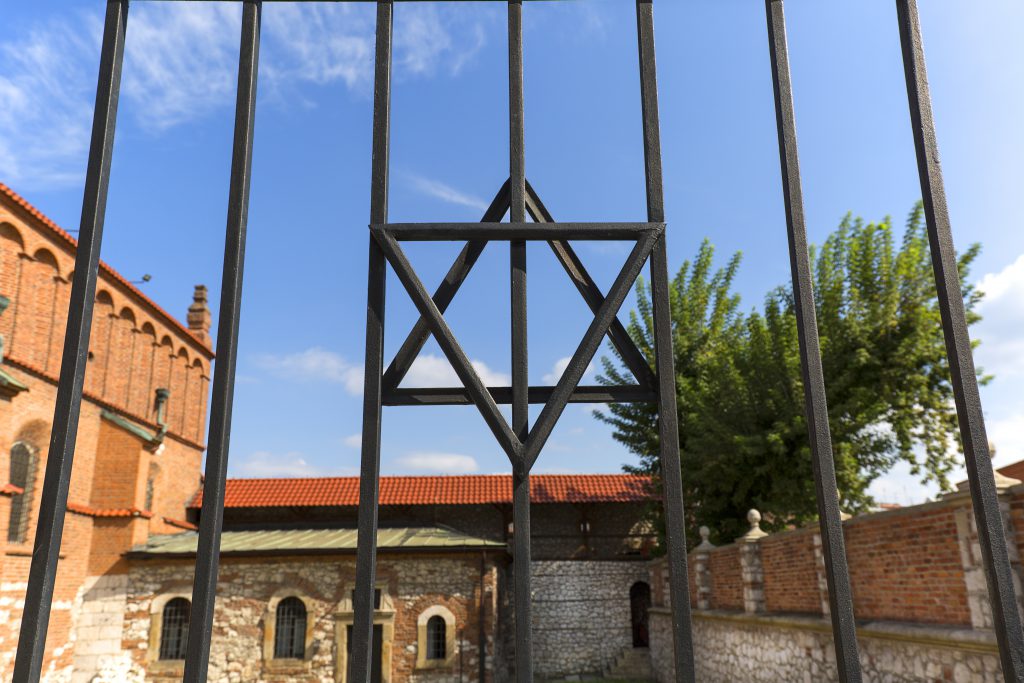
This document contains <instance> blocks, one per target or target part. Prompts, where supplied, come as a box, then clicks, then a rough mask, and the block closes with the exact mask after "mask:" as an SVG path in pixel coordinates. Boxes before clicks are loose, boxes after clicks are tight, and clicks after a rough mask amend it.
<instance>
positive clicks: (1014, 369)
mask: <svg viewBox="0 0 1024 683" xmlns="http://www.w3.org/2000/svg"><path fill="white" fill-rule="evenodd" d="M978 289H980V290H981V291H982V292H984V293H985V298H984V299H983V300H982V303H981V306H980V309H979V310H980V312H981V313H982V316H983V319H982V321H981V322H980V323H979V324H978V326H977V329H978V331H977V337H978V338H979V339H981V340H982V344H981V346H979V347H978V351H977V352H976V356H977V357H978V361H979V364H981V365H983V366H984V368H985V370H986V371H990V372H994V373H995V374H996V377H997V379H1004V378H1007V377H1016V376H1019V375H1024V339H1021V336H1020V330H1021V328H1022V326H1024V254H1022V255H1021V256H1019V257H1018V258H1017V259H1016V260H1015V261H1013V262H1012V263H1010V264H1009V265H1007V266H1006V267H1005V268H1003V269H1002V270H1000V271H998V272H995V273H989V274H987V275H985V276H984V277H982V278H981V280H980V281H979V282H978Z"/></svg>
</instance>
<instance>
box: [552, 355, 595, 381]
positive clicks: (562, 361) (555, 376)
mask: <svg viewBox="0 0 1024 683" xmlns="http://www.w3.org/2000/svg"><path fill="white" fill-rule="evenodd" d="M571 360H572V358H571V357H569V356H566V357H564V358H559V359H558V360H556V361H555V364H554V365H553V366H552V367H551V372H549V373H547V374H546V375H544V382H545V383H546V384H551V385H554V384H558V380H560V379H562V375H564V374H565V369H566V368H568V367H569V361H571ZM593 371H594V364H593V363H590V365H588V366H587V369H586V370H584V371H583V377H587V375H589V374H591V373H592V372H593Z"/></svg>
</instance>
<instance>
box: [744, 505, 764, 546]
mask: <svg viewBox="0 0 1024 683" xmlns="http://www.w3.org/2000/svg"><path fill="white" fill-rule="evenodd" d="M747 521H748V522H750V531H748V532H747V533H745V534H743V535H742V536H740V537H739V538H737V539H736V542H737V543H753V542H755V541H759V540H761V539H762V538H764V537H765V536H767V535H768V532H767V531H765V530H763V529H762V528H761V513H760V512H759V511H757V510H755V509H753V508H752V509H751V510H750V512H748V513H747Z"/></svg>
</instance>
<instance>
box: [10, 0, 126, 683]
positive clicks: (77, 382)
mask: <svg viewBox="0 0 1024 683" xmlns="http://www.w3.org/2000/svg"><path fill="white" fill-rule="evenodd" d="M127 22H128V0H109V2H107V12H106V18H105V20H104V26H103V43H102V47H101V51H100V69H99V77H98V80H97V84H96V108H95V111H94V115H93V121H92V140H91V141H90V143H89V165H88V169H87V171H86V176H85V191H84V194H83V198H82V219H81V223H80V225H79V232H78V249H77V252H76V254H75V274H74V279H73V281H72V284H71V301H70V304H69V308H68V322H67V332H66V333H65V336H64V350H63V356H62V360H61V366H60V377H59V379H58V382H57V399H56V404H55V406H54V411H53V429H52V430H51V432H50V447H49V451H48V453H47V456H46V472H45V474H44V478H43V490H42V496H41V498H40V502H39V516H38V522H37V523H36V537H35V545H34V547H33V550H32V564H31V567H30V568H29V579H28V587H27V589H26V592H25V607H24V609H23V611H22V617H21V632H20V637H19V640H18V652H17V655H16V657H15V662H14V677H13V680H15V681H18V683H23V682H27V681H37V680H39V675H40V672H41V671H42V666H43V659H44V657H45V655H46V631H47V628H48V627H49V624H50V603H51V602H52V600H53V587H54V582H55V581H56V578H57V559H58V556H59V554H60V544H61V538H62V537H63V534H64V514H65V512H66V510H67V504H68V488H69V486H70V483H71V468H72V465H73V463H74V458H75V442H76V439H77V436H78V418H79V413H80V411H81V407H82V385H83V383H84V381H85V370H86V366H87V356H88V352H89V335H90V333H91V332H92V312H93V304H94V302H95V300H96V278H97V273H98V271H99V260H100V246H101V244H102V243H103V220H104V217H105V216H106V210H107V188H108V186H109V181H110V159H111V156H112V154H113V149H114V130H115V127H116V122H117V101H118V93H119V92H120V88H121V65H122V63H123V61H124V38H125V30H126V28H127Z"/></svg>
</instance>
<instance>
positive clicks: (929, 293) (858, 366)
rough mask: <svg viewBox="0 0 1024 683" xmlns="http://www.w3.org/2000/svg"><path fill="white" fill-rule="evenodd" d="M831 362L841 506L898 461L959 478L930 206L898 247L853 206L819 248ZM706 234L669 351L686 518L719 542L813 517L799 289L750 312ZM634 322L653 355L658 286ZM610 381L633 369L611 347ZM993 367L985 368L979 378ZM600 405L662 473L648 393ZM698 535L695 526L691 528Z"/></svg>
mask: <svg viewBox="0 0 1024 683" xmlns="http://www.w3.org/2000/svg"><path fill="white" fill-rule="evenodd" d="M978 252H979V246H978V245H977V244H975V245H972V246H971V247H970V248H969V249H968V250H967V251H966V252H964V253H963V254H962V255H961V256H960V257H959V266H960V276H961V287H962V290H963V296H964V302H965V304H966V307H967V315H968V322H969V323H971V324H973V323H974V322H977V320H978V319H979V316H978V314H977V313H976V312H975V307H976V305H977V303H978V301H979V300H980V298H981V294H980V293H979V292H977V291H975V290H974V288H973V287H972V286H971V285H969V284H968V283H967V280H966V278H967V275H968V272H969V267H970V264H971V262H972V261H973V260H974V259H975V257H976V256H977V254H978ZM811 260H812V264H813V266H814V280H815V282H814V286H815V297H816V302H817V314H818V327H819V333H820V338H821V350H822V365H823V369H824V375H825V386H826V390H827V392H828V399H829V424H830V426H831V429H832V440H833V452H834V457H835V466H836V477H837V481H838V485H839V491H840V496H841V499H842V503H843V506H844V509H847V510H849V511H852V512H856V511H858V510H863V509H865V508H867V507H869V506H870V505H871V504H872V503H873V501H872V499H871V497H870V496H869V495H868V493H867V489H868V487H869V486H870V484H871V482H873V481H874V480H875V479H877V478H878V477H879V476H881V475H882V474H884V473H885V472H887V471H888V470H890V469H891V468H892V467H893V466H894V465H895V464H896V463H897V462H900V461H904V462H906V463H909V465H910V468H911V471H912V472H913V473H914V474H915V475H918V476H920V477H921V481H922V482H935V483H937V484H938V485H939V486H940V487H941V488H942V489H948V488H949V487H950V482H949V479H948V475H949V473H950V471H951V469H952V467H953V465H954V463H955V462H956V461H957V457H958V453H959V435H958V433H957V423H956V411H955V409H954V407H953V392H952V387H951V385H950V383H949V367H948V362H947V360H946V355H945V345H944V342H943V337H942V329H941V325H940V319H939V309H938V302H937V300H936V297H935V284H934V279H933V276H932V269H931V261H930V254H929V248H928V238H927V233H926V229H925V224H924V217H923V212H922V209H921V206H920V204H918V205H917V206H916V207H915V208H914V210H913V211H912V212H911V214H910V217H909V219H908V220H907V224H906V229H905V230H904V233H903V238H902V242H900V243H899V245H897V243H896V236H895V235H894V230H893V227H892V225H891V222H890V220H889V219H886V220H884V221H883V222H881V223H865V222H864V221H863V220H861V219H859V218H857V219H854V218H852V217H851V216H849V215H848V216H847V217H846V218H845V219H844V220H843V221H842V223H841V224H840V226H839V228H838V229H837V230H836V231H835V232H833V233H832V234H831V235H830V236H829V237H828V239H827V240H826V241H825V243H824V245H822V246H821V247H820V249H812V252H811ZM713 261H714V248H713V247H712V246H711V244H710V243H709V242H708V241H706V240H705V242H704V243H703V244H702V245H701V247H700V249H699V251H698V252H697V256H696V258H694V260H693V261H687V262H685V263H684V264H683V266H682V268H680V269H679V272H678V274H677V275H676V276H675V278H674V280H673V281H672V282H671V287H670V294H671V311H672V331H673V341H674V344H673V347H674V353H675V364H676V375H677V376H676V387H677V389H676V391H677V399H678V404H679V437H680V457H681V459H682V469H683V484H684V493H685V496H686V504H687V518H688V520H689V521H690V525H691V526H696V525H698V524H706V525H707V526H709V527H710V528H711V529H712V530H714V531H715V532H716V535H717V536H718V538H719V540H731V539H732V538H733V537H735V536H737V535H739V534H740V533H742V532H743V531H744V529H745V523H744V521H743V519H744V517H745V514H746V511H747V510H748V509H749V508H751V507H756V508H758V509H760V510H762V512H765V513H767V514H766V522H765V525H766V526H768V527H769V528H782V527H784V526H787V525H790V524H803V523H806V522H808V521H810V520H812V519H814V518H815V517H816V515H817V507H816V500H815V493H814V484H813V478H812V474H811V453H810V445H809V441H808V435H807V425H806V421H805V418H804V398H803V383H802V380H801V372H800V356H799V348H798V342H797V325H796V316H795V314H794V310H793V300H792V291H791V289H790V288H789V287H779V288H777V289H775V290H773V291H771V292H770V293H769V294H768V295H767V296H766V297H765V301H764V306H763V310H762V311H760V312H758V311H752V312H749V313H744V312H742V311H741V310H740V299H739V297H738V296H737V295H736V294H735V293H733V292H732V284H733V280H734V278H735V276H736V273H737V271H738V269H739V266H740V254H736V255H734V256H733V257H732V258H731V259H730V260H729V262H728V263H727V264H726V265H725V267H723V268H719V269H715V268H714V267H713ZM637 300H638V301H637V310H636V311H633V312H632V313H631V315H630V324H629V332H630V334H631V336H632V337H633V339H634V340H635V341H636V343H637V345H638V346H639V348H640V349H641V350H642V351H643V352H644V353H645V354H646V355H647V357H648V359H649V360H651V361H652V362H653V357H654V356H653V339H654V334H653V333H654V326H653V317H652V309H651V298H650V289H649V287H648V285H647V284H646V283H645V282H643V281H640V282H639V283H638V284H637ZM602 363H603V374H602V376H601V378H600V380H601V381H602V382H604V383H607V384H619V383H628V382H630V381H631V380H632V377H631V376H630V374H629V371H628V370H626V369H625V367H624V366H623V364H622V363H621V358H607V357H606V358H603V359H602ZM986 379H987V378H985V377H982V381H985V380H986ZM595 416H596V417H597V418H598V419H600V420H602V421H604V422H607V423H608V424H610V425H611V426H612V427H613V430H614V437H615V439H616V440H618V441H620V442H621V443H623V444H624V445H626V446H627V447H628V448H629V450H630V451H632V452H633V453H635V454H636V455H637V456H639V465H637V466H631V467H627V470H630V471H635V472H643V473H647V474H652V475H654V476H655V477H657V476H658V474H659V466H658V465H659V464H658V460H657V452H658V429H657V415H656V413H655V411H654V409H653V406H650V405H648V404H620V405H611V406H609V408H608V411H607V412H597V413H595ZM692 537H693V536H692V535H691V538H692Z"/></svg>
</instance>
